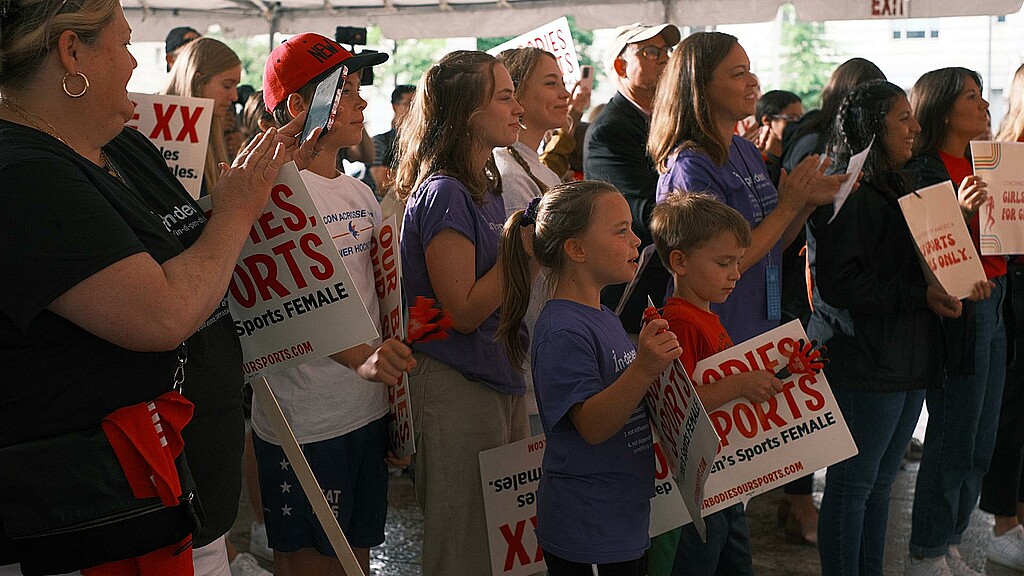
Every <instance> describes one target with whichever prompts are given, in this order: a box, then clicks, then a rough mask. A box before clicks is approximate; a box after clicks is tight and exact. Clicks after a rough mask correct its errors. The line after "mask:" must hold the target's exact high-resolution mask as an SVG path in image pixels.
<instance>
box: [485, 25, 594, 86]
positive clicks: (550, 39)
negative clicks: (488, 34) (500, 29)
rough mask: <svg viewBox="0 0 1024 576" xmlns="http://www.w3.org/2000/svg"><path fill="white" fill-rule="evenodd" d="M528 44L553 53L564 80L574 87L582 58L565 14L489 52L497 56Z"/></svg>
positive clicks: (567, 84) (566, 83)
mask: <svg viewBox="0 0 1024 576" xmlns="http://www.w3.org/2000/svg"><path fill="white" fill-rule="evenodd" d="M527 46H529V47H532V48H540V49H541V50H546V51H548V52H550V53H552V54H553V55H554V56H555V60H557V61H558V68H559V69H560V70H561V71H562V81H563V82H565V85H566V86H568V87H569V88H572V86H573V84H575V83H576V81H577V80H579V79H580V60H579V57H578V56H577V55H576V45H575V44H573V41H572V32H570V31H569V19H568V18H566V17H565V16H562V17H561V18H559V19H558V20H554V21H552V22H548V23H547V24H545V25H543V26H541V27H539V28H536V29H534V30H530V31H529V32H527V33H525V34H520V35H519V36H516V37H515V38H513V39H511V40H509V41H508V42H505V43H504V44H499V45H498V46H495V47H494V48H491V49H490V50H488V51H487V53H488V54H490V55H491V56H497V55H498V54H500V53H501V52H502V51H503V50H509V49H512V48H524V47H527Z"/></svg>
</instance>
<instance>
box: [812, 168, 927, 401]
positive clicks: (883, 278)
mask: <svg viewBox="0 0 1024 576" xmlns="http://www.w3.org/2000/svg"><path fill="white" fill-rule="evenodd" d="M832 213H833V209H832V206H823V207H821V208H819V209H818V210H816V211H815V212H814V214H813V215H812V216H811V219H810V220H809V221H808V232H809V234H810V235H811V236H812V237H813V241H814V243H815V281H816V285H815V290H817V291H818V293H819V295H820V297H821V298H822V299H824V301H825V302H827V303H828V304H829V305H831V306H832V307H835V308H836V309H839V311H840V314H842V315H843V316H844V318H845V319H846V322H845V326H843V327H840V326H839V325H835V326H834V327H835V333H834V335H833V336H832V338H831V339H830V340H829V341H828V355H829V357H830V359H831V362H830V364H829V365H828V366H827V367H826V369H825V373H826V375H827V376H828V379H829V382H831V383H832V384H833V385H834V386H838V387H842V388H852V389H859V390H871V391H880V392H891V391H897V390H913V389H919V388H927V387H933V386H936V385H939V384H941V374H942V350H941V342H940V337H939V318H938V316H936V315H935V314H934V313H932V311H931V310H930V309H929V308H928V305H927V299H926V293H927V283H926V280H925V277H924V273H923V272H922V271H921V267H920V265H919V264H918V258H917V253H916V252H915V249H914V240H913V238H912V236H911V235H910V229H909V228H908V227H907V223H906V220H905V219H904V217H903V213H902V212H901V211H900V208H899V205H898V203H897V199H896V196H895V195H894V194H892V193H888V192H886V191H882V190H879V189H878V188H876V187H875V186H873V185H872V184H871V183H868V182H864V183H862V184H861V186H860V188H859V189H858V190H857V191H856V192H854V193H853V194H851V195H850V197H849V198H848V199H847V200H846V203H845V204H844V205H843V208H842V211H841V212H840V213H839V215H838V216H837V217H836V219H835V220H834V221H833V222H832V223H831V224H828V223H827V222H828V220H829V219H830V218H831V217H832ZM821 313H822V311H821V310H818V309H815V312H814V314H815V315H819V314H821Z"/></svg>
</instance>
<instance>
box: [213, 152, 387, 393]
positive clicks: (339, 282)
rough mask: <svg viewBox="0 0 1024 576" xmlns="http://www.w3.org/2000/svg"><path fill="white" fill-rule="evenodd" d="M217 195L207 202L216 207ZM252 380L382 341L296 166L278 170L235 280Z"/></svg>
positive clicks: (245, 367) (235, 305) (234, 311)
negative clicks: (371, 342) (214, 203)
mask: <svg viewBox="0 0 1024 576" xmlns="http://www.w3.org/2000/svg"><path fill="white" fill-rule="evenodd" d="M209 198H210V197H209V196H204V197H203V198H200V199H199V204H200V206H202V208H203V209H204V210H207V211H209V209H210V201H209ZM228 304H229V306H230V309H231V315H232V317H233V318H234V320H235V332H236V333H237V334H238V337H239V340H241V343H242V357H243V364H242V371H243V372H244V373H245V377H246V379H250V380H251V379H254V378H258V377H260V376H266V375H267V374H269V373H271V372H276V371H278V370H283V369H285V368H290V367H292V366H297V365H299V364H302V363H304V362H309V361H310V360H316V359H318V358H323V357H325V356H329V355H331V354H333V353H335V352H337V351H339V350H345V349H348V348H351V347H352V346H355V345H356V344H361V343H363V342H369V341H372V340H374V339H375V338H377V336H378V334H377V329H376V327H375V326H374V324H373V321H372V320H371V319H370V315H369V314H368V313H367V312H366V308H365V307H364V306H363V302H362V300H360V298H359V294H358V292H357V291H356V287H355V284H353V283H352V278H351V276H349V273H348V270H347V269H346V268H345V263H344V262H343V261H342V259H341V255H340V254H339V253H338V249H337V248H336V247H335V245H334V241H333V240H331V235H330V233H329V232H328V231H327V227H326V226H324V224H323V220H322V218H321V217H320V214H319V212H317V209H316V205H315V204H314V203H313V199H312V198H310V196H309V192H308V191H307V190H306V186H305V184H303V182H302V178H301V177H300V176H299V171H298V169H296V168H295V164H294V163H292V162H289V163H288V164H286V165H285V166H284V167H283V168H281V172H280V173H279V174H278V177H277V180H276V182H275V183H274V186H273V188H272V191H271V193H270V203H269V204H267V207H266V209H265V211H264V213H263V214H262V215H261V216H260V217H259V218H257V219H256V223H255V224H254V225H253V227H252V229H251V230H250V231H249V238H248V240H246V243H245V247H244V248H242V254H241V256H239V259H238V263H237V264H235V271H234V273H233V274H232V276H231V283H230V284H229V285H228Z"/></svg>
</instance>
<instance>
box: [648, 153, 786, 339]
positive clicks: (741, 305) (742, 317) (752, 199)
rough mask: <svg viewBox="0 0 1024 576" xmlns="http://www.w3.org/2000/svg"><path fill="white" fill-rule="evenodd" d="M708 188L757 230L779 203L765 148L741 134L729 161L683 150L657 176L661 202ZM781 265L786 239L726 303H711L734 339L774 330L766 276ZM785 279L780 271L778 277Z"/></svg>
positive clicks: (750, 272) (748, 273)
mask: <svg viewBox="0 0 1024 576" xmlns="http://www.w3.org/2000/svg"><path fill="white" fill-rule="evenodd" d="M677 190H682V191H686V192H707V193H709V194H711V195H713V196H715V197H716V198H718V199H719V200H721V201H722V202H723V203H725V204H727V205H729V206H731V207H733V208H735V209H736V210H737V211H738V212H739V213H740V214H743V217H744V218H746V219H747V222H749V223H750V227H751V228H754V227H756V226H757V225H758V224H760V223H761V221H762V220H764V217H765V216H766V215H767V214H769V213H770V212H771V211H772V210H774V209H775V207H776V206H777V205H778V204H779V193H778V191H777V190H776V189H775V186H774V185H773V184H772V181H771V180H770V179H769V178H768V170H767V169H766V168H765V165H764V160H763V159H762V158H761V152H760V151H758V149H757V147H756V146H754V145H753V144H751V143H750V142H748V141H747V140H744V139H743V138H741V137H739V136H733V137H732V145H731V146H730V147H729V160H728V161H727V162H726V163H725V164H723V165H722V166H716V165H715V163H714V162H712V160H711V158H709V157H708V155H707V154H705V153H703V152H698V151H694V150H680V151H679V153H678V154H677V155H676V156H674V157H673V158H670V159H669V169H668V172H666V173H665V174H662V175H661V178H659V179H658V195H657V198H658V202H661V201H662V200H664V199H665V197H667V196H668V195H669V193H670V192H673V191H677ZM781 265H782V243H781V242H776V243H775V246H773V247H772V249H771V250H770V251H769V252H768V254H767V255H766V256H765V257H764V258H762V259H761V260H760V261H758V262H757V263H755V264H754V265H753V266H751V267H750V268H749V269H747V271H746V272H744V273H743V276H742V277H741V278H740V281H739V282H738V283H737V284H736V290H735V291H733V293H732V295H731V296H730V297H729V299H728V300H726V301H725V302H724V303H722V304H712V305H711V310H712V311H714V312H715V313H716V314H718V317H719V318H721V320H722V325H723V326H725V329H726V330H728V332H729V336H731V337H732V340H733V342H743V341H745V340H749V339H750V338H753V337H754V336H757V335H758V334H762V333H764V332H767V331H768V330H771V329H772V328H776V327H777V326H778V325H779V321H778V320H769V319H768V290H767V284H766V282H767V280H766V274H767V269H768V267H769V266H773V267H775V269H776V270H777V271H778V270H779V269H780V266H781ZM779 278H781V272H780V276H779Z"/></svg>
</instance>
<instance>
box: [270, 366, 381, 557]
mask: <svg viewBox="0 0 1024 576" xmlns="http://www.w3.org/2000/svg"><path fill="white" fill-rule="evenodd" d="M250 384H251V385H252V391H253V395H254V396H255V397H256V401H257V402H259V403H260V406H261V407H262V408H263V412H264V413H266V415H267V418H269V419H270V424H271V425H272V426H273V427H274V435H275V436H277V437H278V438H279V439H280V441H281V448H283V449H284V454H285V456H287V457H288V462H289V463H290V464H291V466H292V470H294V471H295V476H296V477H297V478H298V479H299V485H301V486H302V491H303V492H305V493H306V498H308V499H309V504H310V506H312V507H313V513H314V514H316V518H317V520H319V521H320V526H322V527H323V529H324V532H326V533H327V539H328V540H329V541H330V543H331V548H332V549H333V550H334V553H335V554H336V555H337V556H338V562H340V563H341V567H342V568H343V569H344V570H345V574H349V575H351V576H357V575H358V576H365V574H364V573H363V569H362V567H361V566H359V561H358V560H357V559H356V555H355V554H354V553H353V552H352V548H351V546H349V543H348V539H347V538H345V533H344V532H343V531H342V530H341V525H339V524H338V519H337V518H336V517H335V516H334V511H333V510H331V505H330V504H328V503H327V498H326V497H325V496H324V491H323V490H321V489H320V483H319V482H317V480H316V476H314V475H313V470H312V468H310V467H309V461H307V460H306V456H305V455H304V454H303V453H302V448H301V447H300V446H299V442H298V440H296V439H295V434H294V433H292V428H291V426H289V425H288V420H287V419H286V418H285V416H284V412H282V411H281V405H280V404H278V403H277V397H276V396H274V391H273V390H271V389H270V384H268V383H267V379H266V378H256V379H255V380H252V381H251V382H250Z"/></svg>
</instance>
